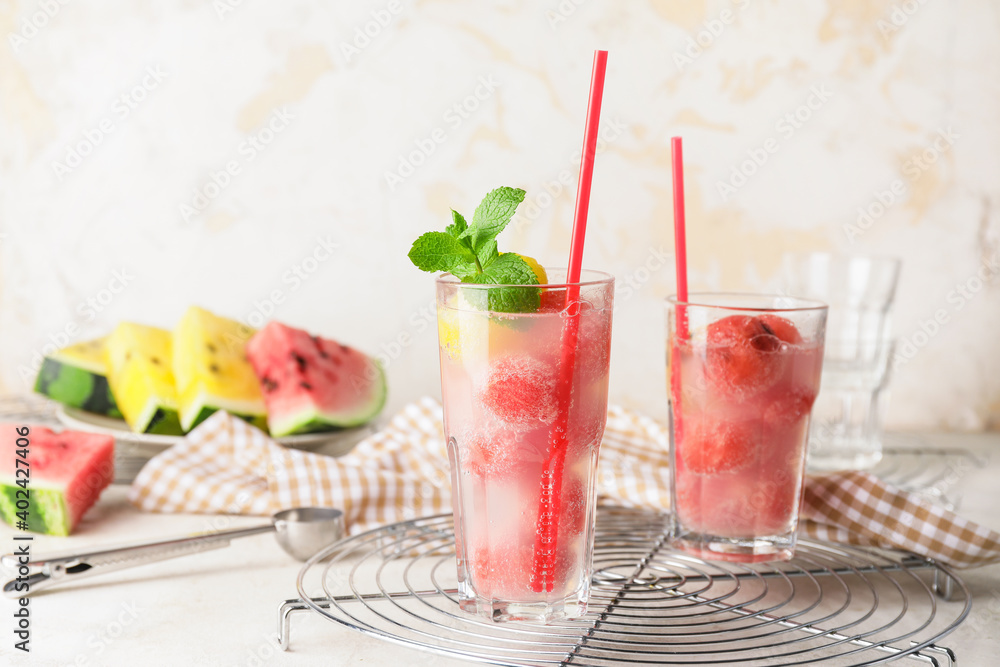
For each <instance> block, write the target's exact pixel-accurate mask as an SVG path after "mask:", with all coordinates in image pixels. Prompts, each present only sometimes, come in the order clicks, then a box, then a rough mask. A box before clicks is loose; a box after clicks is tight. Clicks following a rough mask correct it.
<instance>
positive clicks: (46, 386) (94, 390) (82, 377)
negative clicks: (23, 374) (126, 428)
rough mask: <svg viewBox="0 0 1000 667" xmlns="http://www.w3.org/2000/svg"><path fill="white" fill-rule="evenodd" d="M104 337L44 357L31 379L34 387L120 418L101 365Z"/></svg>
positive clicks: (75, 405)
mask: <svg viewBox="0 0 1000 667" xmlns="http://www.w3.org/2000/svg"><path fill="white" fill-rule="evenodd" d="M106 340H107V339H106V338H97V339H95V340H88V341H85V342H83V343H77V344H75V345H70V346H69V347H64V348H62V349H61V350H56V351H55V352H53V353H52V354H50V355H49V356H47V357H45V358H44V359H43V360H42V366H41V368H40V369H39V370H38V377H37V378H36V379H35V391H36V392H38V393H39V394H42V395H43V396H48V397H49V398H51V399H53V400H55V401H59V402H60V403H62V404H63V405H68V406H70V407H73V408H80V409H81V410H86V411H87V412H93V413H95V414H98V415H105V416H107V417H113V418H116V419H121V418H122V413H121V411H120V410H119V409H118V404H117V403H115V398H114V396H112V394H111V387H110V386H109V385H108V378H107V368H106V366H105V365H104V346H105V341H106Z"/></svg>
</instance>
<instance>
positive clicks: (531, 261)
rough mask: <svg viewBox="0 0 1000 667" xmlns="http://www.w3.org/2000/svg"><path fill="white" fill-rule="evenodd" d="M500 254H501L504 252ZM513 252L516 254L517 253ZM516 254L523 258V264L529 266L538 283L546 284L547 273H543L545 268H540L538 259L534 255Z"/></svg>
mask: <svg viewBox="0 0 1000 667" xmlns="http://www.w3.org/2000/svg"><path fill="white" fill-rule="evenodd" d="M500 254H501V255H503V254H504V253H500ZM514 254H515V255H517V253H514ZM517 256H518V257H520V258H521V259H523V260H524V262H525V264H527V265H528V266H529V267H531V271H532V272H533V273H534V274H535V277H536V278H538V284H539V285H547V284H548V282H549V276H548V274H546V273H545V269H544V268H542V265H541V264H539V263H538V260H536V259H535V258H534V257H528V256H527V255H517Z"/></svg>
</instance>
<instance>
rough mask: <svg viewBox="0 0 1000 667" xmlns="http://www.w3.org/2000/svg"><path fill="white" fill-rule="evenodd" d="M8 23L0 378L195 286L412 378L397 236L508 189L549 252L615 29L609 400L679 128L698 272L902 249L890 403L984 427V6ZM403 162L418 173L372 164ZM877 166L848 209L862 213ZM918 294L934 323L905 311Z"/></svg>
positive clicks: (634, 380)
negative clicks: (614, 283) (596, 61)
mask: <svg viewBox="0 0 1000 667" xmlns="http://www.w3.org/2000/svg"><path fill="white" fill-rule="evenodd" d="M46 12H47V13H46ZM49 15H51V16H49ZM379 21H381V23H384V24H385V25H384V26H383V25H380V24H379ZM366 29H367V30H368V31H369V32H370V33H371V35H372V36H370V37H367V42H365V39H364V38H361V37H359V31H360V33H361V34H362V35H363V33H364V31H365V30H366ZM713 31H714V32H715V33H717V34H712V32H713ZM0 35H3V36H4V37H5V44H4V45H3V46H2V47H0V226H2V233H3V236H2V237H0V257H2V263H0V322H2V324H0V371H2V381H3V387H4V389H5V390H6V391H8V392H13V391H23V390H25V389H26V388H27V386H28V383H27V382H26V381H25V380H24V379H22V375H23V374H24V373H25V369H26V368H27V367H28V366H29V365H30V363H31V361H32V356H33V353H34V352H36V351H37V350H39V349H41V347H42V346H43V345H44V344H45V343H46V342H48V341H49V340H52V339H63V337H64V336H65V337H70V338H74V339H77V340H82V339H83V338H84V337H85V336H90V335H96V334H100V333H102V332H104V331H106V330H107V329H109V328H110V327H111V326H112V325H113V324H114V323H115V322H116V321H118V320H119V319H123V318H130V319H135V320H140V321H145V322H150V323H154V324H161V325H165V326H169V325H171V324H172V323H173V322H174V321H175V320H176V318H177V317H178V316H179V314H180V313H181V312H182V311H183V309H184V308H185V307H186V306H187V305H188V304H190V303H199V304H202V305H204V306H206V307H209V308H212V309H215V310H217V311H219V312H222V313H225V314H228V315H230V316H233V317H238V318H241V319H245V320H249V321H251V322H254V321H257V319H258V317H260V315H257V314H255V313H261V312H264V311H267V310H268V309H269V306H268V304H267V303H265V302H269V301H271V300H272V299H273V298H275V297H277V298H280V299H282V302H281V303H279V304H277V305H276V306H274V309H275V312H274V316H276V317H278V318H280V319H282V320H285V321H288V322H290V323H293V324H297V325H300V326H304V327H308V328H310V329H312V330H314V331H317V332H322V333H325V334H327V335H330V336H333V337H338V338H341V339H343V340H344V341H346V342H350V343H352V344H356V345H358V346H360V347H362V348H365V349H367V350H369V351H370V352H372V353H382V354H385V355H386V357H387V359H388V362H389V363H388V366H389V375H390V378H391V381H392V389H393V394H392V403H391V405H392V406H394V407H396V406H399V405H401V404H402V403H403V402H405V401H407V400H410V399H412V398H414V397H416V396H418V395H421V394H424V393H431V394H436V393H437V392H438V379H437V360H436V350H435V337H434V327H433V326H431V322H432V317H433V315H432V313H431V311H430V304H431V299H432V285H431V278H430V276H427V275H423V274H420V273H419V272H417V271H416V270H415V269H414V268H412V267H411V266H410V265H409V263H408V262H407V260H406V258H405V254H406V251H407V249H408V247H409V244H410V242H411V241H412V240H413V238H415V237H416V236H417V235H418V234H419V233H421V232H423V231H427V230H430V229H440V228H443V226H444V225H445V224H446V222H447V218H448V209H449V208H450V207H454V208H456V209H459V210H461V211H466V212H471V211H472V209H473V208H474V207H475V205H476V204H477V203H478V201H479V199H480V198H481V197H482V195H483V194H485V193H486V192H487V191H488V190H490V189H492V188H493V187H496V186H498V185H512V186H520V187H524V188H526V189H527V190H528V192H529V202H530V203H531V204H535V205H536V206H535V207H531V206H528V205H526V206H525V207H524V208H523V211H522V213H523V214H522V216H521V222H522V224H519V225H517V227H516V229H515V230H514V231H509V232H507V233H505V235H504V237H502V239H501V240H502V243H503V246H502V249H503V247H506V248H507V249H510V250H518V251H521V252H524V253H527V254H530V255H534V256H536V257H538V258H539V259H540V260H541V261H542V262H543V263H546V264H553V265H561V264H563V263H564V262H565V257H566V252H567V248H568V243H569V231H570V224H571V217H572V211H573V197H574V194H575V186H574V185H573V184H575V180H576V169H577V163H576V160H575V159H574V154H575V153H576V152H577V151H578V150H579V147H580V139H581V135H582V126H583V119H584V112H585V108H586V95H587V86H588V81H589V74H590V64H591V57H592V52H593V49H595V48H607V49H609V51H610V59H609V67H608V81H607V89H606V95H605V106H604V115H603V123H602V125H603V132H604V136H605V137H606V139H607V141H605V142H604V150H603V152H602V153H601V154H600V156H599V158H598V162H597V167H596V173H595V185H594V193H593V202H592V214H591V228H590V234H589V239H588V250H587V255H586V263H587V264H588V265H590V266H591V267H594V268H603V269H606V270H609V271H611V272H614V273H615V274H616V275H617V276H618V278H619V280H620V281H621V283H620V284H621V285H622V290H621V292H620V293H619V304H618V309H617V312H616V325H615V326H616V328H615V334H614V359H613V366H614V370H613V374H612V385H613V387H612V389H613V395H612V399H613V400H615V401H617V402H620V403H623V404H626V405H629V406H632V407H637V408H641V409H643V410H645V411H647V412H649V413H651V414H652V415H654V416H657V417H660V418H662V417H664V415H665V412H666V408H665V392H664V390H663V384H664V378H663V375H664V373H663V344H662V337H663V323H662V319H663V318H662V308H661V299H662V298H663V297H664V296H666V295H667V294H668V293H670V292H671V291H672V289H673V282H674V281H673V277H672V264H671V262H672V256H673V255H672V252H673V250H672V240H671V238H672V237H671V231H670V230H671V212H670V190H669V182H670V168H669V138H670V136H671V135H674V134H681V135H683V136H684V139H685V151H686V164H687V177H688V181H687V182H688V189H687V197H688V221H689V226H690V232H689V244H690V253H691V269H692V283H693V286H695V287H701V288H725V289H744V290H747V289H763V288H766V287H767V286H768V285H769V284H773V281H774V280H775V277H776V263H777V261H778V259H779V257H780V255H781V253H782V252H784V251H787V250H806V249H837V250H847V251H855V252H866V253H881V254H897V255H899V256H901V257H902V258H903V259H904V261H905V267H904V271H903V277H902V283H901V285H900V290H899V302H898V308H897V313H896V325H897V326H896V328H897V331H898V332H899V334H900V335H901V336H903V340H904V341H907V340H908V341H911V342H914V343H916V344H918V345H919V349H917V347H918V345H914V354H913V355H912V356H913V358H912V359H910V360H908V361H907V363H905V364H903V365H902V366H901V367H900V368H899V372H898V374H897V377H896V378H895V381H894V395H893V404H892V409H891V416H890V423H891V425H892V426H895V427H906V428H917V427H950V428H961V429H965V428H973V429H974V428H983V427H989V426H994V427H995V426H996V425H997V424H998V423H1000V350H998V343H997V341H998V336H997V332H998V331H1000V286H998V285H1000V279H998V278H996V276H995V274H996V273H997V272H1000V266H997V265H996V264H994V265H993V267H994V268H990V266H991V265H990V264H989V262H991V261H994V262H995V260H997V259H998V258H1000V255H998V252H1000V160H998V157H997V156H998V155H1000V123H998V122H997V119H998V118H1000V76H998V72H1000V39H998V37H1000V8H998V6H997V4H996V3H995V2H993V1H992V0H967V1H965V2H960V3H957V2H944V1H942V0H925V1H924V2H917V1H916V0H908V1H907V2H903V1H902V0H895V1H874V0H869V1H866V0H856V1H855V0H852V1H840V2H838V1H835V0H828V1H827V2H812V1H810V2H792V1H791V0H771V1H766V0H748V1H746V2H743V1H735V2H734V1H719V2H678V1H674V2H631V1H626V2H613V3H612V2H596V1H595V0H576V2H574V1H573V0H562V2H556V1H555V0H551V1H549V2H540V3H532V2H513V1H510V2H499V3H490V4H489V5H487V3H479V2H477V3H473V2H457V1H451V2H448V1H443V0H420V1H417V0H398V1H397V0H394V1H393V2H389V1H388V0H377V1H366V2H350V3H348V2H336V3H334V2H326V3H321V2H313V1H310V2H304V1H299V0H295V1H291V2H280V3H278V2H264V1H263V0H242V1H240V0H218V1H215V2H210V1H195V0H187V1H185V0H173V1H162V2H152V3H139V2H125V1H119V2H110V1H104V2H77V1H75V0H67V1H66V2H65V3H60V2H58V0H51V1H43V2H36V1H34V0H23V1H21V2H15V1H11V0H7V1H6V2H0ZM699 37H700V39H701V42H702V44H703V45H704V46H703V47H702V48H701V51H700V52H698V50H697V49H695V48H693V47H692V44H697V41H696V40H698V39H699ZM477 95H478V98H477ZM122 96H125V97H124V98H123V97H122ZM139 98H142V99H139ZM463 104H465V105H467V107H468V108H469V110H468V111H462V112H461V113H460V112H459V111H457V110H456V109H455V107H456V105H459V107H461V105H463ZM809 104H812V107H813V108H812V109H810V108H809V106H808V105H809ZM803 105H805V106H803ZM796 113H798V114H799V115H800V118H801V120H800V121H796V123H797V124H798V127H795V126H794V125H793V124H791V121H789V120H787V119H786V116H787V115H788V114H792V115H793V116H794V114H796ZM939 132H943V133H945V134H946V135H949V136H950V142H943V141H937V148H935V141H936V137H937V136H938V133H939ZM88 137H90V139H88ZM255 137H257V138H258V143H259V148H258V147H254V146H253V144H252V143H250V142H251V140H252V139H254V138H255ZM265 140H269V143H267V144H266V145H264V143H263V142H264V141H265ZM428 142H431V143H428ZM90 143H96V146H94V147H93V149H92V150H91V151H90V152H89V154H88V155H86V156H82V157H81V158H80V160H79V163H78V164H77V162H76V160H75V158H72V157H71V156H70V151H71V150H72V149H73V148H74V147H78V149H79V150H80V151H86V150H87V148H88V144H90ZM431 144H433V152H432V153H431V154H430V155H429V156H424V155H422V154H421V153H419V152H417V153H414V151H420V146H421V145H423V146H424V147H425V151H424V152H430V151H429V148H430V146H431ZM768 149H771V151H772V152H771V153H769V154H768V155H767V159H766V161H764V162H763V164H762V165H761V166H760V167H759V168H757V169H756V170H754V171H755V173H754V174H753V175H752V176H750V177H748V178H747V179H746V182H745V184H740V186H739V187H737V188H735V189H734V190H733V191H729V190H726V188H723V187H720V183H727V182H730V183H731V178H732V171H733V169H734V168H739V167H740V166H741V164H742V163H743V162H744V161H745V160H747V159H748V158H750V157H752V155H754V154H756V155H757V157H758V161H762V160H761V150H764V151H765V152H766V151H767V150H768ZM925 151H928V153H927V158H928V159H927V165H926V168H920V167H917V166H916V164H915V163H914V162H913V160H914V159H915V158H918V159H919V158H920V156H921V155H922V154H924V152H925ZM411 155H412V160H413V161H414V162H416V161H419V162H421V164H420V165H419V166H416V167H415V168H414V170H413V173H412V174H408V175H406V176H405V178H403V179H402V181H401V182H398V183H397V182H395V180H396V179H393V178H389V177H387V176H386V174H387V173H392V172H394V171H397V172H398V170H399V168H400V160H401V159H405V160H410V159H411V158H410V156H411ZM929 158H933V161H931V160H930V159H929ZM57 163H58V164H57ZM61 165H66V168H65V169H64V168H63V167H62V166H61ZM227 165H229V166H230V167H232V168H233V170H234V171H235V170H238V173H236V174H235V175H231V176H226V175H220V172H222V171H223V170H225V169H226V167H227ZM746 170H747V171H751V170H753V168H752V166H750V165H747V167H746ZM564 171H565V173H563V172H564ZM213 174H215V178H216V180H218V181H219V182H222V183H224V187H220V188H219V189H218V191H216V190H215V188H214V186H212V185H211V184H212V182H213ZM560 174H562V175H563V176H564V177H565V178H566V179H567V180H569V181H570V185H569V186H566V185H559V186H556V185H554V184H553V183H558V180H559V177H560ZM227 179H228V181H227ZM897 180H898V181H900V182H899V183H898V184H897V191H901V192H902V194H900V195H897V196H896V201H894V202H893V203H892V204H890V205H889V206H888V207H887V208H886V211H885V213H884V214H883V215H882V216H880V217H878V218H877V219H873V220H872V222H871V223H870V225H868V227H867V228H866V229H862V228H861V226H860V225H858V224H857V223H858V209H859V207H870V206H872V205H873V204H874V203H876V202H877V201H878V196H879V193H880V192H881V191H884V190H891V187H892V184H893V182H894V181H897ZM546 184H549V185H548V187H549V191H551V192H552V193H553V195H554V196H549V195H548V193H547V190H546ZM206 187H207V188H208V193H209V194H210V195H215V196H213V197H212V198H211V200H210V201H207V202H201V201H199V200H198V199H197V198H196V195H195V193H196V191H202V192H204V191H205V189H206ZM883 197H885V195H883ZM201 204H205V205H204V206H203V207H202V206H200V205H201ZM184 206H189V207H191V209H195V208H199V209H201V208H203V210H195V211H193V212H192V210H191V209H185V208H183V207H184ZM875 208H876V210H877V207H875ZM328 246H335V247H334V248H333V249H332V250H327V249H324V248H325V247H328ZM661 256H662V257H663V258H664V259H663V260H661V259H660V257H661ZM310 258H313V259H310ZM316 258H318V259H316ZM324 258H325V259H324ZM314 260H315V263H313V262H314ZM984 262H985V264H984ZM644 266H645V267H650V268H651V269H652V270H647V268H644ZM296 267H299V268H300V269H302V270H303V273H302V275H301V276H297V275H296V274H295V270H296ZM309 268H312V269H314V270H313V271H312V272H311V273H309V272H305V269H309ZM122 271H124V272H125V276H124V278H125V279H124V281H122V280H118V281H115V272H119V273H121V272H122ZM979 271H981V272H982V275H983V276H984V277H986V278H987V280H985V281H984V282H983V284H981V285H978V283H977V280H978V279H977V278H976V273H977V272H979ZM967 281H972V282H971V283H970V285H969V288H972V287H977V285H978V290H976V291H975V292H974V293H973V292H972V291H969V292H968V297H969V298H968V299H966V298H965V297H964V296H961V295H960V293H959V292H958V291H956V290H957V289H958V286H959V285H964V284H965V283H966V282H967ZM122 282H124V283H127V284H124V285H122ZM629 282H631V283H632V284H631V286H629V285H628V283H629ZM119 287H122V289H120V290H119V292H118V293H112V290H111V288H116V289H117V288H119ZM88 299H96V301H95V302H94V303H95V304H96V308H95V307H91V306H87V305H86V304H87V300H88ZM102 301H103V302H104V303H102ZM98 309H99V310H100V312H98ZM935 314H937V316H938V318H939V319H941V320H946V321H945V323H944V324H943V325H941V326H939V327H938V330H937V331H936V332H934V333H933V335H930V336H924V335H922V334H921V333H920V331H921V325H922V323H924V326H925V327H926V328H933V327H930V325H927V324H926V322H927V321H928V320H931V319H933V318H934V317H935Z"/></svg>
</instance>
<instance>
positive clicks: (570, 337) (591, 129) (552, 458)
mask: <svg viewBox="0 0 1000 667" xmlns="http://www.w3.org/2000/svg"><path fill="white" fill-rule="evenodd" d="M607 65H608V52H607V51H595V52H594V70H593V72H592V73H591V76H590V102H589V104H588V106H587V126H586V129H585V130H584V135H583V157H582V159H581V161H580V189H579V190H578V191H577V194H576V212H575V214H574V217H573V239H572V243H571V245H570V250H569V268H568V269H567V270H566V282H567V283H568V287H567V289H566V308H567V310H566V313H567V317H566V318H565V320H564V324H563V332H562V341H561V360H560V361H561V363H560V365H559V384H558V385H557V387H556V405H557V407H558V411H557V413H556V421H555V423H554V424H553V425H552V430H551V431H550V432H549V451H548V456H547V457H546V460H545V467H544V468H543V469H542V479H541V488H540V495H539V499H538V524H537V530H536V532H535V550H534V558H533V559H532V565H531V574H532V577H531V587H532V590H534V591H535V592H536V593H541V592H543V591H544V592H547V591H551V590H553V587H554V585H555V566H556V553H557V548H558V544H557V538H558V535H559V515H560V513H561V511H562V507H561V505H562V478H563V467H564V465H565V463H566V446H567V444H568V443H567V431H568V429H569V407H570V402H571V399H572V387H573V369H574V367H575V366H576V349H577V339H578V337H579V331H580V309H579V307H577V308H570V304H572V303H574V302H578V301H579V299H580V286H579V284H577V283H579V282H580V271H581V269H582V266H583V239H584V235H585V234H586V233H587V210H588V209H589V207H590V184H591V181H592V179H593V175H594V156H595V154H596V153H597V130H598V126H599V124H600V120H601V99H602V98H603V97H604V71H605V69H607Z"/></svg>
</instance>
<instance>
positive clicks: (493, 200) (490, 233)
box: [462, 187, 524, 253]
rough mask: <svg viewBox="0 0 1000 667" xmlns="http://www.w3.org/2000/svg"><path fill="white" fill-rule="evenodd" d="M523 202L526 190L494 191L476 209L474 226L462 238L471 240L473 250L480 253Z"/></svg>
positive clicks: (470, 226) (463, 233)
mask: <svg viewBox="0 0 1000 667" xmlns="http://www.w3.org/2000/svg"><path fill="white" fill-rule="evenodd" d="M522 201H524V190H521V189H520V188H508V187H503V188H497V189H496V190H493V191H492V192H490V193H489V194H488V195H486V197H485V198H483V201H482V202H481V203H480V204H479V206H477V207H476V212H475V213H474V214H473V215H472V224H471V225H469V227H468V229H466V230H465V231H464V232H462V237H463V238H465V237H469V238H471V239H472V249H473V250H475V251H476V252H477V253H478V252H479V250H480V249H481V248H482V247H483V246H484V245H486V243H487V242H489V241H492V240H493V239H494V238H496V235H497V234H499V233H500V232H502V231H503V228H504V227H506V226H507V223H508V222H510V219H511V218H513V217H514V211H516V210H517V206H518V204H520V203H521V202H522Z"/></svg>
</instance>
